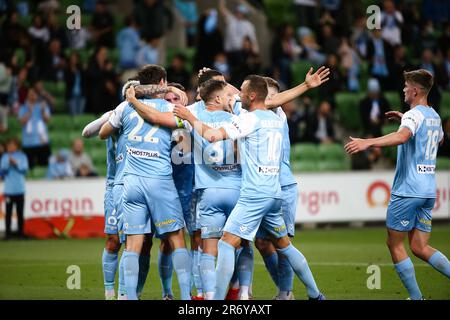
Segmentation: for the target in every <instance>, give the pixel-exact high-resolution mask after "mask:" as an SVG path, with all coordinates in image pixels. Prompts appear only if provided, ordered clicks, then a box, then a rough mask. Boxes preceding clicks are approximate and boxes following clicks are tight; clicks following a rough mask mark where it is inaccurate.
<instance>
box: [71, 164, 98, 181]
mask: <svg viewBox="0 0 450 320" xmlns="http://www.w3.org/2000/svg"><path fill="white" fill-rule="evenodd" d="M75 176H76V177H77V178H88V177H98V174H97V173H96V172H95V171H92V170H91V169H90V168H89V166H88V165H87V164H85V163H82V164H81V166H80V168H79V169H78V170H77V172H76V173H75Z"/></svg>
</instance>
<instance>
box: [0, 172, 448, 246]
mask: <svg viewBox="0 0 450 320" xmlns="http://www.w3.org/2000/svg"><path fill="white" fill-rule="evenodd" d="M393 178H394V174H393V172H390V171H389V172H355V173H323V174H320V173H314V174H312V173H311V174H306V173H305V174H301V175H296V179H297V181H298V184H299V197H298V204H297V216H296V223H328V222H355V221H384V220H385V216H386V207H387V204H388V202H389V197H390V186H391V183H392V180H393ZM436 182H437V200H436V205H435V208H434V210H433V219H450V171H444V172H442V171H441V172H438V173H437V174H436ZM0 190H3V185H2V184H1V183H0ZM104 190H105V180H104V179H101V178H99V179H96V178H95V179H77V180H63V181H45V180H43V181H28V182H27V193H26V196H25V199H26V201H25V233H26V234H27V235H29V236H32V237H37V238H55V237H75V238H85V237H99V236H103V196H104ZM15 228H16V219H14V218H13V230H14V229H15ZM4 230H5V199H4V196H3V195H0V232H3V231H4Z"/></svg>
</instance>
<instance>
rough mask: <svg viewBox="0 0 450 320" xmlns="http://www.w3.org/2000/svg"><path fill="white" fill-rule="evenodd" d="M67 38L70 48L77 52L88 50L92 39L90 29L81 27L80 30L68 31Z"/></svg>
mask: <svg viewBox="0 0 450 320" xmlns="http://www.w3.org/2000/svg"><path fill="white" fill-rule="evenodd" d="M67 38H68V42H69V46H70V47H71V48H72V49H75V50H83V49H85V48H86V46H87V44H88V41H89V40H90V39H91V38H92V35H91V33H90V32H89V30H88V29H86V28H85V27H83V26H81V28H80V29H73V30H68V32H67Z"/></svg>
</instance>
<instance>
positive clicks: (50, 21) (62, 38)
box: [47, 12, 68, 51]
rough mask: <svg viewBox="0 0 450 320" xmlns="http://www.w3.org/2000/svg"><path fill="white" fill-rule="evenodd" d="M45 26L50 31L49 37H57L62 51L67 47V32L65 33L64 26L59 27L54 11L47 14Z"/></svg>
mask: <svg viewBox="0 0 450 320" xmlns="http://www.w3.org/2000/svg"><path fill="white" fill-rule="evenodd" d="M47 26H48V30H49V33H50V39H58V40H59V43H60V44H61V48H62V50H63V51H64V49H65V48H67V45H68V41H67V34H66V30H67V29H66V26H64V27H61V26H60V24H59V20H58V16H57V15H56V13H54V12H51V13H50V14H49V15H48V16H47Z"/></svg>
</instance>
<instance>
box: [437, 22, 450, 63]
mask: <svg viewBox="0 0 450 320" xmlns="http://www.w3.org/2000/svg"><path fill="white" fill-rule="evenodd" d="M443 29H444V32H443V33H442V35H441V36H440V38H439V41H438V42H439V49H440V50H441V52H442V54H444V55H445V54H446V52H448V49H450V21H449V22H446V23H444V26H443Z"/></svg>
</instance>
